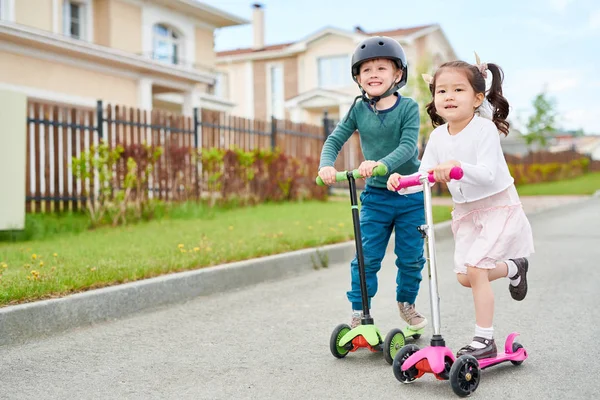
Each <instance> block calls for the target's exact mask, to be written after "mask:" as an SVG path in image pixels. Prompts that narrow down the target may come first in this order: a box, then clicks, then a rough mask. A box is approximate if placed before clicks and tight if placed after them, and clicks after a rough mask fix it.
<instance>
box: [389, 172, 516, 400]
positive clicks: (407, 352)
mask: <svg viewBox="0 0 600 400" xmlns="http://www.w3.org/2000/svg"><path fill="white" fill-rule="evenodd" d="M462 176H463V170H462V169H461V168H460V167H454V168H453V169H452V171H451V172H450V178H451V179H455V180H459V179H461V178H462ZM433 182H435V179H434V177H433V174H429V175H428V176H427V175H421V176H419V175H413V176H409V177H405V178H401V179H400V183H399V185H398V187H397V188H396V190H401V189H405V188H408V187H410V186H417V185H423V194H424V200H425V223H426V224H425V225H423V226H420V227H419V228H418V229H419V232H421V234H422V235H423V238H424V239H426V241H427V246H426V255H427V260H428V263H427V264H428V271H429V295H430V303H431V315H432V319H433V336H432V338H431V342H430V345H429V347H425V348H423V349H419V347H418V346H416V345H415V344H408V345H405V346H404V347H402V348H401V349H400V350H399V351H398V353H396V356H395V357H394V362H393V364H392V369H393V371H394V376H395V377H396V379H398V380H399V381H400V382H402V383H412V382H414V381H415V380H416V379H417V378H420V377H421V376H423V375H424V374H425V373H432V374H434V375H435V377H436V378H437V379H440V380H450V385H451V386H452V390H454V393H456V394H457V395H459V396H461V397H465V396H469V395H470V394H471V393H473V392H474V391H475V390H476V389H477V386H478V385H479V380H480V377H481V370H482V369H485V368H487V367H491V366H493V365H497V364H500V363H503V362H506V361H510V362H511V363H512V364H514V365H520V364H521V363H522V362H523V361H524V360H525V359H526V358H527V351H526V350H525V349H524V348H523V346H521V345H520V344H519V343H517V342H515V341H514V340H515V338H516V337H517V336H518V335H519V334H518V333H516V332H514V333H511V334H510V335H508V337H507V338H506V342H505V344H504V353H498V355H497V356H496V357H494V358H485V359H481V360H477V359H476V358H475V357H473V356H471V355H463V356H460V357H458V358H456V359H455V357H454V353H453V352H452V351H451V350H450V349H449V348H448V347H446V343H445V342H444V339H443V338H442V335H441V333H440V298H439V294H438V287H437V269H436V260H435V235H434V230H433V214H432V211H431V187H430V183H433Z"/></svg>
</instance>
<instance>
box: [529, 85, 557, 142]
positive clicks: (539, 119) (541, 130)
mask: <svg viewBox="0 0 600 400" xmlns="http://www.w3.org/2000/svg"><path fill="white" fill-rule="evenodd" d="M532 104H533V109H534V113H533V114H532V115H531V116H530V117H529V119H528V120H527V124H526V128H527V135H524V136H523V138H524V139H525V142H526V143H527V145H529V146H530V145H532V144H533V143H536V142H537V143H539V144H540V145H541V146H542V147H544V146H546V144H547V143H548V136H550V135H551V134H552V133H554V132H555V131H556V127H555V124H556V116H557V111H556V102H555V100H554V99H552V98H549V97H548V96H547V94H546V93H545V92H541V93H540V94H538V95H537V96H536V97H535V99H534V100H533V103H532Z"/></svg>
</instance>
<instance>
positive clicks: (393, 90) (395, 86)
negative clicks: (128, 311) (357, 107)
mask: <svg viewBox="0 0 600 400" xmlns="http://www.w3.org/2000/svg"><path fill="white" fill-rule="evenodd" d="M357 83H358V82H357ZM358 87H359V88H360V91H361V92H362V96H360V97H362V99H363V101H365V102H367V103H369V105H370V106H371V109H372V110H373V112H374V113H375V114H379V111H378V110H377V107H376V105H377V102H378V101H379V100H381V99H383V98H385V97H388V96H391V95H392V94H394V93H396V92H397V91H398V89H400V82H398V83H392V85H391V86H390V87H389V89H388V90H386V91H385V92H384V93H383V94H382V95H381V96H375V97H367V93H366V92H365V90H364V89H363V88H362V86H361V85H358Z"/></svg>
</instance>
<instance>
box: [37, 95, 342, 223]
mask: <svg viewBox="0 0 600 400" xmlns="http://www.w3.org/2000/svg"><path fill="white" fill-rule="evenodd" d="M27 115H28V116H27V127H28V129H27V159H26V162H27V172H26V190H27V193H26V209H27V211H28V212H40V211H44V212H56V211H64V210H78V209H80V208H82V207H83V206H84V204H85V201H86V197H85V196H86V194H87V193H94V192H95V190H96V188H97V185H98V181H97V178H96V177H92V178H91V179H87V180H82V179H78V178H77V177H76V176H75V175H74V173H73V170H72V161H73V159H74V158H77V157H80V156H81V155H82V154H83V153H84V152H86V151H88V150H89V149H90V146H92V145H98V144H99V142H100V141H101V140H102V141H104V142H105V143H107V144H108V145H109V147H115V146H116V145H117V144H121V145H123V146H124V147H126V148H128V147H131V146H134V147H135V146H136V145H138V146H139V145H141V144H146V145H148V146H160V147H162V148H163V154H162V155H161V157H160V159H159V160H158V162H157V165H156V168H155V169H154V171H153V173H152V175H151V177H150V178H149V182H148V190H149V195H150V196H152V197H156V198H159V199H164V200H180V199H183V194H182V190H181V187H188V188H190V187H191V188H194V190H193V192H192V193H186V194H185V195H186V196H194V197H196V198H198V196H200V191H201V186H202V178H203V177H202V176H201V173H200V172H199V169H198V163H197V161H196V160H195V159H194V156H193V154H194V153H195V152H197V151H201V150H202V149H209V148H222V149H231V148H234V147H235V148H240V149H243V150H246V151H250V150H254V149H275V148H278V149H280V150H281V151H282V152H284V153H285V154H286V155H289V156H292V157H298V158H305V157H312V158H314V159H316V160H318V157H319V154H320V150H321V146H322V144H323V140H324V138H325V137H326V136H327V134H329V130H330V129H332V124H331V123H329V122H326V123H325V124H324V126H318V125H309V124H298V123H293V122H291V121H286V120H278V119H275V118H271V119H270V120H269V121H260V120H251V119H245V118H240V117H234V116H230V115H227V114H225V113H221V112H215V111H211V110H206V109H194V115H193V117H187V116H183V115H179V114H174V113H169V112H166V111H162V110H151V111H146V110H140V109H137V108H133V107H124V106H118V105H112V104H104V103H103V102H102V101H98V103H97V107H96V108H95V109H91V108H84V107H73V106H64V105H59V104H53V103H45V102H40V101H34V100H30V101H29V103H28V113H27ZM346 152H347V151H346V150H344V152H343V153H346ZM342 159H343V157H342ZM317 162H318V161H317ZM120 163H121V165H120V167H117V168H116V171H115V174H116V179H115V182H120V181H121V180H120V179H119V178H120V177H122V176H121V174H124V173H125V168H124V163H125V160H121V161H120Z"/></svg>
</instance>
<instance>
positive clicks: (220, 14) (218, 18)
mask: <svg viewBox="0 0 600 400" xmlns="http://www.w3.org/2000/svg"><path fill="white" fill-rule="evenodd" d="M151 1H152V2H154V3H156V4H160V5H162V6H164V7H167V8H171V9H174V10H177V11H179V12H183V13H185V14H186V15H187V16H190V17H193V18H197V19H199V20H201V21H205V22H207V23H209V24H211V25H213V26H215V27H217V28H223V27H226V26H234V25H245V24H248V23H250V21H248V20H247V19H245V18H241V17H238V16H237V15H233V14H231V13H228V12H226V11H223V10H221V9H218V8H216V7H213V6H210V5H208V4H205V3H203V2H202V1H200V0H151Z"/></svg>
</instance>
